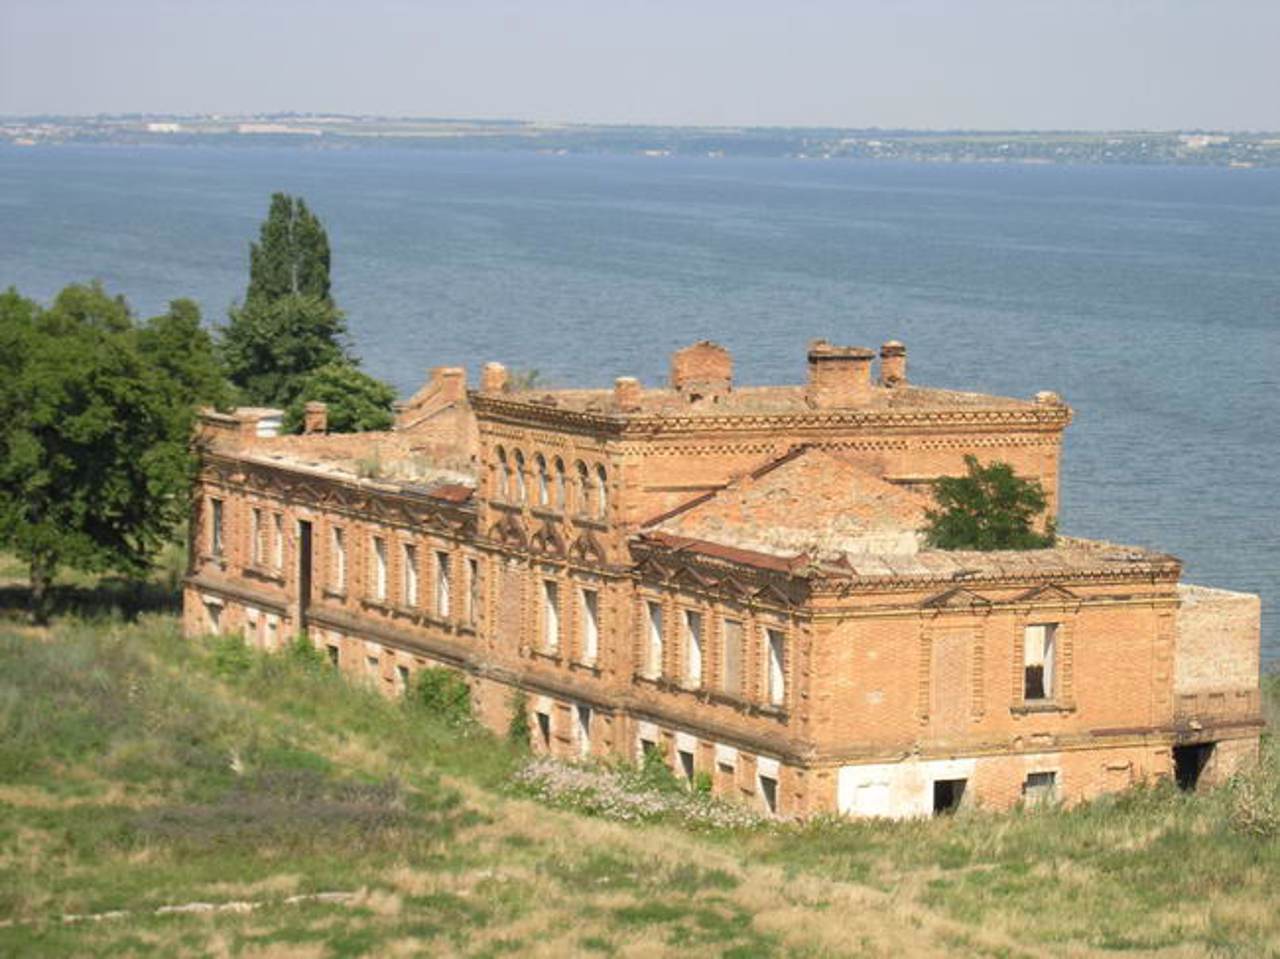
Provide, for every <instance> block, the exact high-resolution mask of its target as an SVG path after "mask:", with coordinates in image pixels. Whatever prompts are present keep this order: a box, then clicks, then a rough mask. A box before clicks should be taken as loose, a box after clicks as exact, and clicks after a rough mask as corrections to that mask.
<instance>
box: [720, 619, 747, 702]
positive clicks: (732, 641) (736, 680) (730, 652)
mask: <svg viewBox="0 0 1280 959" xmlns="http://www.w3.org/2000/svg"><path fill="white" fill-rule="evenodd" d="M742 635H743V632H742V621H741V620H737V619H726V620H725V621H724V672H723V676H722V682H723V689H724V692H725V693H726V694H727V695H729V696H741V695H742Z"/></svg>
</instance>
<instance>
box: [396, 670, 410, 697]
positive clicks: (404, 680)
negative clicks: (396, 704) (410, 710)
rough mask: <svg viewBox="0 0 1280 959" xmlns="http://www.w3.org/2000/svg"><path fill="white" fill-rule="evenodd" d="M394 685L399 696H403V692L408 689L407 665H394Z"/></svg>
mask: <svg viewBox="0 0 1280 959" xmlns="http://www.w3.org/2000/svg"><path fill="white" fill-rule="evenodd" d="M396 687H397V689H398V690H399V692H400V695H401V696H403V695H404V694H405V693H407V692H408V691H409V667H408V666H397V667H396Z"/></svg>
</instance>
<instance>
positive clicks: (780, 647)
mask: <svg viewBox="0 0 1280 959" xmlns="http://www.w3.org/2000/svg"><path fill="white" fill-rule="evenodd" d="M764 655H765V673H764V681H765V701H766V702H768V703H769V705H771V706H781V705H782V704H783V703H784V702H786V699H787V679H786V675H787V674H786V668H785V667H786V637H785V636H783V634H782V631H781V630H779V629H766V630H765V631H764Z"/></svg>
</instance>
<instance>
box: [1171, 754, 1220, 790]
mask: <svg viewBox="0 0 1280 959" xmlns="http://www.w3.org/2000/svg"><path fill="white" fill-rule="evenodd" d="M1216 745H1217V743H1192V744H1191V745H1189V746H1174V747H1173V776H1174V779H1175V780H1176V781H1177V783H1178V788H1179V789H1185V790H1187V791H1188V792H1190V791H1192V790H1194V789H1195V788H1196V785H1197V784H1198V783H1199V782H1200V774H1201V773H1202V772H1204V767H1205V766H1207V765H1208V764H1209V760H1210V759H1212V758H1213V747H1214V746H1216Z"/></svg>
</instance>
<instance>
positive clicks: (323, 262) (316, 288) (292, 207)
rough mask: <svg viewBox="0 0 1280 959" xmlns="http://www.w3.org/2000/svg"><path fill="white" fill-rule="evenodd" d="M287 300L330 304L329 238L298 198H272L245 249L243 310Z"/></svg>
mask: <svg viewBox="0 0 1280 959" xmlns="http://www.w3.org/2000/svg"><path fill="white" fill-rule="evenodd" d="M287 296H307V297H314V298H315V299H317V300H323V301H325V302H330V296H329V235H328V234H327V233H326V232H325V229H324V227H323V226H322V225H321V223H320V220H319V219H318V218H317V217H316V215H315V214H314V213H312V212H311V211H310V210H308V209H307V204H306V203H305V202H304V201H303V200H302V199H301V198H295V197H291V196H289V195H288V194H287V193H274V194H272V196H271V208H270V210H269V211H268V212H267V218H266V220H265V221H264V222H263V224H262V228H261V231H260V234H259V238H258V242H257V243H253V244H251V245H250V247H249V287H248V289H247V290H246V291H245V294H244V302H245V306H249V305H251V304H253V303H255V302H257V301H260V300H261V301H266V302H272V301H275V300H279V299H281V298H283V297H287Z"/></svg>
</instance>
